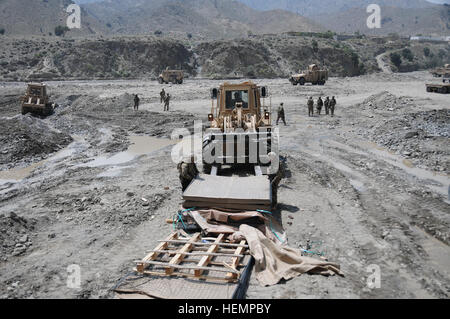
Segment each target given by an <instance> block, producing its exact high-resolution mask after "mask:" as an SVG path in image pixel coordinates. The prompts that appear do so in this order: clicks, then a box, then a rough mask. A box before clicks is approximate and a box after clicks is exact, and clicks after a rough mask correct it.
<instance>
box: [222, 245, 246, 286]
mask: <svg viewBox="0 0 450 319" xmlns="http://www.w3.org/2000/svg"><path fill="white" fill-rule="evenodd" d="M245 243H246V241H245V240H242V241H241V245H244V244H245ZM244 250H245V248H244V247H238V248H236V251H235V252H234V254H235V255H241V254H242V252H243V251H244ZM240 260H241V258H240V257H233V259H232V261H231V265H230V266H231V269H235V270H237V267H238V265H239V262H240ZM226 277H227V278H229V279H233V278H234V279H236V278H237V277H236V274H235V273H234V272H232V271H231V270H230V273H228V274H227V276H226Z"/></svg>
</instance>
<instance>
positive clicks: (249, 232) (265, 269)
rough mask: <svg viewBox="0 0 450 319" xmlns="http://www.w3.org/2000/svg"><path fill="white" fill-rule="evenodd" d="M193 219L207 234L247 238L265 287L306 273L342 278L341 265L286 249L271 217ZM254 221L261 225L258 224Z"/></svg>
mask: <svg viewBox="0 0 450 319" xmlns="http://www.w3.org/2000/svg"><path fill="white" fill-rule="evenodd" d="M190 215H191V217H192V218H193V219H194V220H195V222H196V223H197V224H198V225H199V226H200V227H201V228H202V229H203V230H204V231H205V232H206V233H208V234H219V233H225V234H230V237H229V239H230V240H232V241H236V242H239V241H240V240H241V239H244V238H245V239H246V240H247V242H248V244H249V250H250V254H251V255H252V256H253V257H254V258H255V270H254V271H255V275H256V278H257V279H258V281H259V282H260V284H261V285H263V286H270V285H276V284H277V283H278V282H280V280H281V279H285V280H289V279H291V278H294V277H297V276H299V275H301V274H304V273H309V274H320V275H326V276H329V275H335V274H338V275H342V273H341V271H340V266H339V265H338V264H335V263H330V262H326V261H322V260H318V259H315V258H311V257H307V256H302V253H301V251H300V250H298V249H293V248H290V247H288V246H287V245H285V244H286V235H285V233H284V230H283V228H282V226H281V225H280V224H279V223H278V222H276V220H275V219H274V218H273V216H271V215H270V214H262V213H260V212H240V213H229V212H222V211H219V210H214V209H209V210H199V211H192V212H190ZM255 218H256V219H257V221H259V223H255ZM250 220H251V221H252V223H249V221H250ZM239 223H240V224H239ZM230 224H232V225H233V224H234V225H233V226H231V225H230Z"/></svg>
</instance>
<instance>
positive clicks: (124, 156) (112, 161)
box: [77, 135, 177, 177]
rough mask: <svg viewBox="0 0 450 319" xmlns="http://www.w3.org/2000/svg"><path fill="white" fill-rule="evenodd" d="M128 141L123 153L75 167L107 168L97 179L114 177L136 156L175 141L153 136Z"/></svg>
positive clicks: (136, 137)
mask: <svg viewBox="0 0 450 319" xmlns="http://www.w3.org/2000/svg"><path fill="white" fill-rule="evenodd" d="M129 140H130V142H131V145H130V147H129V148H128V149H127V150H126V151H124V152H120V153H117V154H115V155H113V156H109V157H108V156H100V157H97V158H95V159H94V160H92V161H90V162H88V163H85V164H81V165H77V167H103V166H109V169H108V170H107V171H106V172H103V173H101V174H99V175H98V176H97V177H115V176H118V175H120V173H121V171H122V170H123V169H125V168H130V167H132V166H129V165H128V166H122V165H123V164H127V163H129V162H131V161H133V160H134V159H136V158H137V157H138V156H141V155H147V154H151V153H153V152H156V151H159V150H162V149H164V148H165V147H167V146H170V145H174V144H175V143H177V141H174V140H170V139H166V138H157V137H153V136H138V135H134V136H130V137H129Z"/></svg>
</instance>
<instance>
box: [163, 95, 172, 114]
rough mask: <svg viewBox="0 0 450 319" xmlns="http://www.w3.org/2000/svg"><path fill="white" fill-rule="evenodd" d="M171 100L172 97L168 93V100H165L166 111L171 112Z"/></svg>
mask: <svg viewBox="0 0 450 319" xmlns="http://www.w3.org/2000/svg"><path fill="white" fill-rule="evenodd" d="M170 99H171V96H170V94H169V93H167V95H166V98H165V99H164V111H169V105H170Z"/></svg>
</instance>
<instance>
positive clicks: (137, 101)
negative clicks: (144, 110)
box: [134, 94, 140, 110]
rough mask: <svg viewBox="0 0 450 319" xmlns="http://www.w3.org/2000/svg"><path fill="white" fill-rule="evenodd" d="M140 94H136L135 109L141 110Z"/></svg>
mask: <svg viewBox="0 0 450 319" xmlns="http://www.w3.org/2000/svg"><path fill="white" fill-rule="evenodd" d="M139 101H140V99H139V96H138V95H137V94H135V95H134V109H135V110H139Z"/></svg>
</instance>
